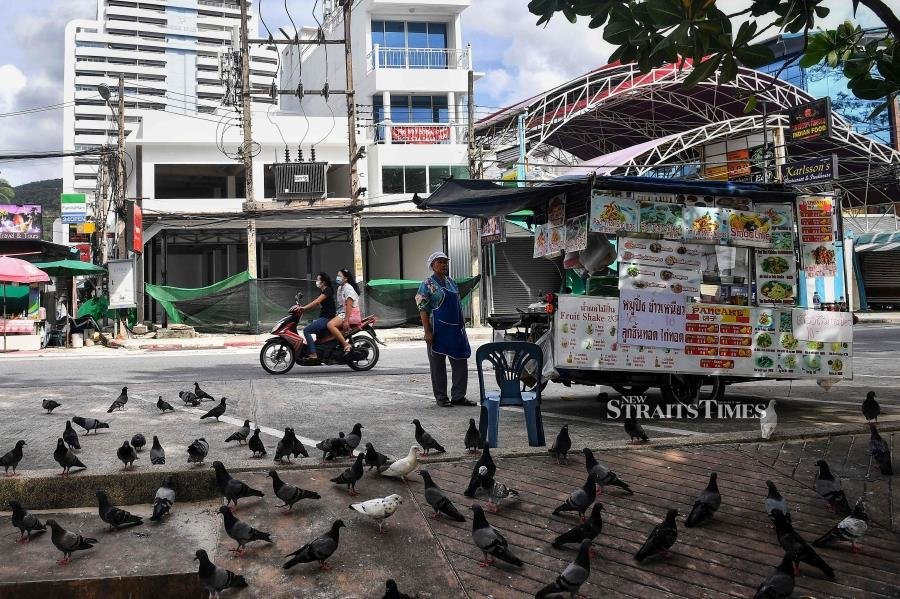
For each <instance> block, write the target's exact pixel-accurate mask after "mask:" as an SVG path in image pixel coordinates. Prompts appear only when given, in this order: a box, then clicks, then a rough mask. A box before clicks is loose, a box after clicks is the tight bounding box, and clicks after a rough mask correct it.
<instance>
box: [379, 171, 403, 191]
mask: <svg viewBox="0 0 900 599" xmlns="http://www.w3.org/2000/svg"><path fill="white" fill-rule="evenodd" d="M381 193H403V167H402V166H383V167H381Z"/></svg>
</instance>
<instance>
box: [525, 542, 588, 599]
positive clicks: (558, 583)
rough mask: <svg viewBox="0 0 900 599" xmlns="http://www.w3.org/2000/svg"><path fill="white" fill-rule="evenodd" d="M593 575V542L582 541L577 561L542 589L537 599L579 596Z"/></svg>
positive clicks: (536, 596)
mask: <svg viewBox="0 0 900 599" xmlns="http://www.w3.org/2000/svg"><path fill="white" fill-rule="evenodd" d="M590 575H591V542H590V541H588V540H585V541H582V542H581V546H580V547H579V548H578V555H577V556H576V557H575V561H573V562H572V563H571V564H569V565H568V566H566V568H565V570H563V571H562V574H560V575H559V576H557V577H556V580H554V581H553V582H551V583H550V584H548V585H547V586H545V587H544V588H542V589H541V590H540V591H538V592H537V594H536V595H535V596H534V597H535V599H544V598H545V597H550V596H553V595H559V594H563V593H568V594H569V596H570V597H574V596H575V595H576V594H578V589H580V588H581V585H583V584H584V583H585V582H587V579H588V578H589V577H590Z"/></svg>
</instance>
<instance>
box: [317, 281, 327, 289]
mask: <svg viewBox="0 0 900 599" xmlns="http://www.w3.org/2000/svg"><path fill="white" fill-rule="evenodd" d="M324 286H325V285H323V284H322V281H320V280H319V279H316V287H318V288H319V289H321V288H322V287H324Z"/></svg>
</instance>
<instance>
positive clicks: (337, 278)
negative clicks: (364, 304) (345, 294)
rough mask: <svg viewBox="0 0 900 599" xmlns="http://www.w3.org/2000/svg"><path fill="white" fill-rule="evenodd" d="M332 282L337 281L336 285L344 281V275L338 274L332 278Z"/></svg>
mask: <svg viewBox="0 0 900 599" xmlns="http://www.w3.org/2000/svg"><path fill="white" fill-rule="evenodd" d="M334 282H335V283H337V284H338V285H340V284H341V283H343V282H344V277H342V276H341V275H338V276H336V277H335V278H334Z"/></svg>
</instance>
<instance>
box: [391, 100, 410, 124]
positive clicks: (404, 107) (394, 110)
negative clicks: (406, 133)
mask: <svg viewBox="0 0 900 599" xmlns="http://www.w3.org/2000/svg"><path fill="white" fill-rule="evenodd" d="M391 121H392V122H394V123H410V122H412V121H411V120H410V109H409V96H401V95H399V94H391Z"/></svg>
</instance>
